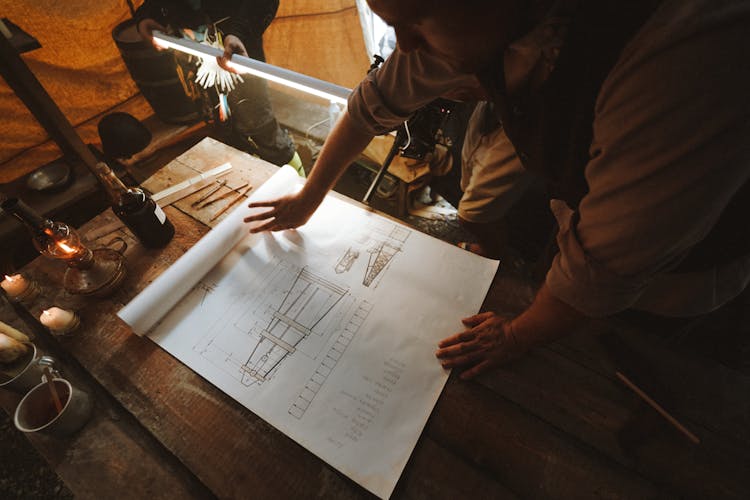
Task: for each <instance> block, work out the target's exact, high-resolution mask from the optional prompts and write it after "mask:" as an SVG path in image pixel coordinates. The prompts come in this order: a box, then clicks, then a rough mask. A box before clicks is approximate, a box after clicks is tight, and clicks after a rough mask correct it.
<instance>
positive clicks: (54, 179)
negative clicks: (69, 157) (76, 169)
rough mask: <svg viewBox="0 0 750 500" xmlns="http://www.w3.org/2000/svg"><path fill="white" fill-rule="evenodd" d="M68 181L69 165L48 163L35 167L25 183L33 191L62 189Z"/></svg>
mask: <svg viewBox="0 0 750 500" xmlns="http://www.w3.org/2000/svg"><path fill="white" fill-rule="evenodd" d="M68 181H70V166H68V164H66V163H61V162H56V163H50V164H49V165H45V166H43V167H40V168H38V169H36V170H35V171H34V172H32V173H31V175H29V177H28V179H26V185H27V186H28V187H29V189H33V190H34V191H54V190H57V189H63V188H65V187H66V186H67V185H68Z"/></svg>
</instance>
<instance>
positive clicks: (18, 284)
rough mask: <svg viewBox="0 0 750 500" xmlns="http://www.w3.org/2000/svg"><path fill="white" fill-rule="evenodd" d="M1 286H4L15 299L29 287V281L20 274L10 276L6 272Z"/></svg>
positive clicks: (9, 295)
mask: <svg viewBox="0 0 750 500" xmlns="http://www.w3.org/2000/svg"><path fill="white" fill-rule="evenodd" d="M0 286H2V287H3V290H5V293H7V294H8V297H10V298H11V299H15V298H16V297H18V296H19V295H21V294H23V293H24V292H26V290H27V289H28V288H29V282H28V281H26V278H24V277H23V276H22V275H20V274H14V275H13V276H8V275H7V274H6V275H5V279H4V280H3V281H2V283H0Z"/></svg>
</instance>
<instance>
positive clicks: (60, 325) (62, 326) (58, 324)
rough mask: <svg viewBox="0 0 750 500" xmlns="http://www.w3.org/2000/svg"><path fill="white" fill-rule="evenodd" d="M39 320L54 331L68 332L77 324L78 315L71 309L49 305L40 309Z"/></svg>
mask: <svg viewBox="0 0 750 500" xmlns="http://www.w3.org/2000/svg"><path fill="white" fill-rule="evenodd" d="M39 321H41V322H42V324H43V325H44V326H46V327H47V328H49V329H50V330H53V331H55V332H68V331H70V330H72V329H74V328H75V327H77V326H78V322H79V319H78V316H77V315H76V313H74V312H73V311H67V310H65V309H60V308H59V307H50V308H49V309H45V310H44V311H42V314H41V316H39Z"/></svg>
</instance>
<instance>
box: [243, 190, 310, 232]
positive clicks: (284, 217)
mask: <svg viewBox="0 0 750 500" xmlns="http://www.w3.org/2000/svg"><path fill="white" fill-rule="evenodd" d="M302 193H303V192H302V191H300V192H299V193H296V194H290V195H287V196H282V197H281V198H277V199H275V200H268V201H258V202H255V203H250V204H249V205H248V207H249V208H263V207H270V208H271V209H270V210H266V211H265V212H261V213H259V214H256V215H250V216H248V217H245V222H257V221H262V222H263V223H262V224H258V225H256V226H254V227H253V228H252V229H250V232H251V233H260V232H263V231H283V230H285V229H294V228H297V227H299V226H301V225H303V224H305V223H306V222H307V221H308V220H310V217H312V214H313V213H314V212H315V209H316V208H318V205H320V202H318V203H315V202H311V201H309V200H307V199H306V198H305V197H303V194H302Z"/></svg>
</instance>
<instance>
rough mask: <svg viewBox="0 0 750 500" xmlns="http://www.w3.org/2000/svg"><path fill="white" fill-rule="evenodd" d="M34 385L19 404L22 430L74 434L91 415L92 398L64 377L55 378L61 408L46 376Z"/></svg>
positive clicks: (16, 418)
mask: <svg viewBox="0 0 750 500" xmlns="http://www.w3.org/2000/svg"><path fill="white" fill-rule="evenodd" d="M43 380H44V381H43V382H42V383H40V384H39V385H37V386H36V387H34V388H33V389H31V390H30V391H29V392H28V394H26V395H25V396H24V397H23V399H21V402H20V403H18V406H17V407H16V413H15V415H14V417H13V423H14V424H15V425H16V428H17V429H18V430H19V431H21V432H42V433H44V434H48V435H51V436H55V437H65V436H69V435H70V434H73V433H74V432H76V431H77V430H78V429H80V428H81V427H83V425H84V424H85V423H86V422H87V421H88V419H89V418H90V417H91V409H92V404H91V398H90V397H89V395H88V394H87V393H85V392H83V391H81V390H79V389H77V388H75V387H73V386H72V385H71V384H70V382H68V381H67V380H65V379H63V378H57V377H53V378H52V383H53V384H54V386H55V390H56V391H57V394H58V396H59V398H60V402H61V403H62V410H61V411H59V412H58V411H57V408H56V407H55V403H54V400H53V399H52V394H51V393H50V388H49V387H48V384H47V381H46V378H44V377H43Z"/></svg>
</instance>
